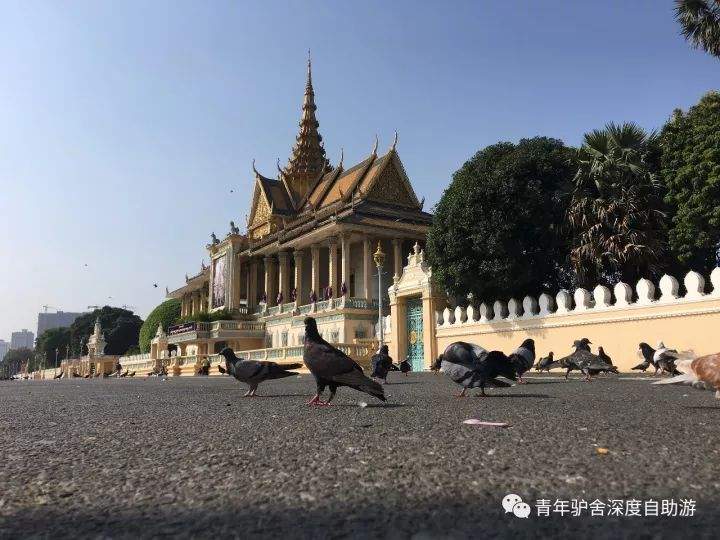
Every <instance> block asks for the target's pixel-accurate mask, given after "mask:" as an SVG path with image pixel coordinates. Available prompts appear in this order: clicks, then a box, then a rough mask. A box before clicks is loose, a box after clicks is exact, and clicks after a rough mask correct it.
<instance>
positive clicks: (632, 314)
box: [425, 268, 720, 371]
mask: <svg viewBox="0 0 720 540" xmlns="http://www.w3.org/2000/svg"><path fill="white" fill-rule="evenodd" d="M710 281H711V284H710V286H709V287H706V283H705V279H704V277H703V276H702V275H700V274H698V273H697V272H689V273H688V274H687V275H686V276H685V278H684V280H683V284H684V288H685V292H684V294H682V295H679V294H678V292H679V289H680V287H679V283H678V281H677V280H676V279H675V278H674V277H672V276H668V275H666V276H663V278H662V279H661V280H660V283H659V291H656V287H655V285H654V284H653V283H652V282H651V281H649V280H646V279H641V280H640V281H639V282H638V283H637V284H636V285H635V290H634V291H633V289H632V288H631V287H630V285H628V284H626V283H618V284H616V285H615V287H614V288H613V291H612V292H611V291H610V289H608V288H607V287H605V286H602V285H598V286H597V287H595V289H594V290H593V291H592V293H591V292H589V291H587V290H585V289H577V290H576V291H575V292H574V294H572V295H571V294H570V293H569V292H568V291H560V292H559V293H557V294H556V295H555V297H553V296H551V295H549V294H542V295H540V297H539V298H538V299H537V300H536V299H535V298H534V297H532V296H526V297H525V298H524V299H523V300H522V302H520V301H518V300H516V299H511V300H509V301H508V302H503V301H500V300H498V301H496V302H494V303H493V304H492V306H490V305H489V304H481V305H480V307H479V308H478V309H475V308H473V307H468V308H467V309H465V308H461V307H457V308H455V309H454V310H450V309H447V308H446V309H445V310H444V311H442V312H440V313H438V314H437V321H436V326H435V336H436V340H437V344H438V347H437V350H438V352H442V351H443V350H445V347H447V345H449V344H450V343H452V342H453V341H468V342H472V343H477V344H479V345H481V346H482V347H485V348H486V349H498V350H503V351H505V352H507V353H509V352H511V351H512V350H513V349H514V348H515V347H517V346H519V345H520V343H521V342H522V341H523V340H524V339H526V338H528V337H529V338H533V339H534V340H535V346H536V354H537V357H538V358H540V357H541V356H545V355H547V353H548V352H549V351H553V352H554V353H555V358H556V359H557V358H560V357H562V356H565V355H566V354H569V353H570V352H572V350H573V349H572V343H573V341H575V340H576V339H580V338H583V337H587V338H589V339H590V340H591V341H592V343H593V351H596V350H597V346H602V347H603V348H604V350H605V352H606V353H607V354H609V355H610V357H611V358H612V359H613V363H614V364H615V365H617V366H618V368H619V369H620V370H621V371H630V369H631V368H632V367H633V366H634V365H637V364H638V363H639V361H638V359H639V356H638V344H639V343H640V342H643V341H644V342H647V343H649V344H650V345H651V346H653V347H656V346H657V343H658V342H659V341H663V342H664V343H665V345H666V346H668V347H670V348H675V349H678V350H692V351H694V352H695V353H696V354H698V355H703V354H709V353H715V352H718V351H720V268H716V269H715V270H714V271H713V272H712V274H711V276H710ZM633 292H634V293H635V294H633ZM425 360H426V363H428V362H430V361H431V359H429V358H426V359H425Z"/></svg>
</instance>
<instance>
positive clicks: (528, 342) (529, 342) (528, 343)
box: [520, 339, 535, 354]
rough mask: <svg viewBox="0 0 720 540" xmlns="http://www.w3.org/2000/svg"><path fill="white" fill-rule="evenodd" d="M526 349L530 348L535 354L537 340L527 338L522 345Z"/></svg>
mask: <svg viewBox="0 0 720 540" xmlns="http://www.w3.org/2000/svg"><path fill="white" fill-rule="evenodd" d="M520 346H521V347H522V348H524V349H528V350H530V351H532V352H533V354H535V340H534V339H526V340H525V341H523V342H522V345H520Z"/></svg>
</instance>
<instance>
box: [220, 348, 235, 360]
mask: <svg viewBox="0 0 720 540" xmlns="http://www.w3.org/2000/svg"><path fill="white" fill-rule="evenodd" d="M218 354H219V355H221V356H224V357H225V360H233V359H234V358H235V352H233V350H232V349H231V348H230V347H225V348H224V349H223V350H221V351H220V352H219V353H218Z"/></svg>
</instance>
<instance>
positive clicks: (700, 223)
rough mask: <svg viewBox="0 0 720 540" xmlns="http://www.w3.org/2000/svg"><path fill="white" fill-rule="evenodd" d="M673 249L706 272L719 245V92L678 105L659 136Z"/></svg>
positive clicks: (686, 260)
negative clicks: (686, 108)
mask: <svg viewBox="0 0 720 540" xmlns="http://www.w3.org/2000/svg"><path fill="white" fill-rule="evenodd" d="M660 140H661V145H662V149H663V153H662V160H661V163H662V170H661V174H662V179H663V181H664V183H665V186H666V189H667V194H666V196H665V201H666V202H667V204H668V205H669V206H670V208H671V209H672V213H673V217H672V223H671V225H670V234H669V237H670V248H671V249H672V251H673V253H674V254H675V255H676V256H677V258H678V259H679V260H680V262H682V263H683V264H684V266H685V267H688V266H689V267H692V268H693V269H695V270H698V271H703V272H707V271H709V270H710V269H712V268H713V267H714V266H715V265H716V264H718V261H717V254H718V248H720V245H719V243H720V93H718V92H710V93H708V94H706V95H705V96H703V97H702V98H701V99H700V102H699V103H698V104H697V105H695V106H694V107H691V108H690V110H689V111H688V112H687V113H683V112H682V111H680V110H676V111H675V113H674V114H673V116H672V118H671V119H670V121H669V122H668V123H667V124H666V125H665V127H664V128H663V130H662V132H661V135H660Z"/></svg>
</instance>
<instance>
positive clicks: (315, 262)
mask: <svg viewBox="0 0 720 540" xmlns="http://www.w3.org/2000/svg"><path fill="white" fill-rule="evenodd" d="M310 254H311V256H312V267H311V270H312V278H311V281H312V291H313V292H314V293H315V297H316V298H320V246H318V245H317V244H313V245H312V246H311V247H310Z"/></svg>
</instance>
